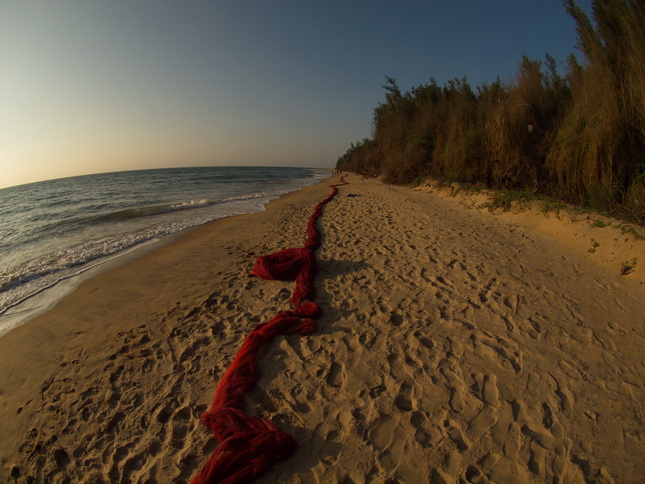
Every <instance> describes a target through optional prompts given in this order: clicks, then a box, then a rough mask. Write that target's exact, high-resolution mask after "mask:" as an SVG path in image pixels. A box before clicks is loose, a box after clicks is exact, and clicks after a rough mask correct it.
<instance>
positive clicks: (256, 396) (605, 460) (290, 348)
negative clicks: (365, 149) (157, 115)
mask: <svg viewBox="0 0 645 484" xmlns="http://www.w3.org/2000/svg"><path fill="white" fill-rule="evenodd" d="M325 180H328V181H329V183H318V184H316V185H313V186H310V187H307V188H304V189H302V190H299V191H297V192H292V193H290V194H287V195H285V196H284V197H281V198H279V199H277V200H274V201H272V202H271V203H270V204H269V205H268V206H267V210H266V211H264V212H258V213H253V214H247V215H241V216H236V217H231V218H228V219H222V220H218V221H215V222H213V223H210V224H206V225H204V226H201V227H198V228H196V229H191V230H190V231H189V232H188V233H186V234H183V235H182V236H181V237H179V238H178V240H176V241H174V242H173V243H171V244H168V245H167V246H165V247H161V248H158V249H156V250H154V251H151V252H150V253H148V254H146V255H144V256H143V257H139V258H136V259H135V260H133V261H131V262H129V263H127V264H124V265H123V266H121V267H119V268H116V269H114V270H110V271H107V272H104V273H101V274H99V275H98V276H96V277H93V278H91V279H89V280H88V281H85V282H83V283H82V284H81V285H80V286H79V287H78V288H77V290H76V291H75V292H74V293H72V294H71V295H69V296H68V297H66V298H64V299H63V300H62V301H60V303H59V304H58V305H56V306H55V307H54V308H53V309H51V310H50V311H48V312H46V313H44V314H42V315H40V316H38V317H37V318H35V319H34V320H32V321H30V322H28V323H26V324H24V325H22V326H20V327H18V328H16V329H15V330H12V331H10V332H8V333H7V334H5V335H4V336H2V337H0V368H3V371H2V373H0V422H1V423H0V434H2V435H6V436H8V437H7V438H6V439H4V440H3V441H1V442H0V478H2V477H4V478H5V480H7V481H10V479H11V477H12V476H14V477H16V478H18V481H19V482H21V481H22V480H26V479H27V477H33V478H34V479H35V480H36V481H44V480H48V481H51V482H62V481H64V480H65V478H69V479H71V480H72V481H79V480H84V481H96V482H109V481H117V480H119V479H124V480H132V481H142V482H143V481H146V480H147V479H152V480H156V481H158V482H170V481H172V482H185V481H188V480H189V479H190V478H191V477H193V476H194V475H195V473H196V472H197V471H198V470H199V469H200V468H201V466H202V465H203V463H204V462H205V461H206V459H207V458H208V456H209V455H210V454H211V453H212V451H213V450H214V448H215V446H216V443H215V442H214V441H213V439H211V438H210V437H211V435H210V432H209V431H208V430H207V429H206V428H205V427H204V426H203V424H202V423H201V421H200V420H199V414H200V413H201V412H202V411H204V410H205V409H206V408H207V407H208V405H209V404H210V401H211V399H212V397H213V393H214V391H215V387H216V384H217V382H218V381H219V378H220V377H221V375H222V374H223V372H224V371H225V370H226V368H227V367H228V364H229V363H230V361H231V359H232V358H233V356H234V355H235V354H236V352H237V349H238V348H239V347H240V344H241V342H242V341H243V339H244V337H245V335H246V334H247V333H248V331H249V330H250V329H251V328H253V327H254V326H255V325H256V324H258V323H259V322H261V321H267V320H268V319H270V318H271V317H272V316H273V315H274V314H275V313H276V312H277V311H279V310H283V309H287V308H288V307H289V302H288V299H289V297H290V295H291V291H292V289H293V283H291V282H281V281H262V280H258V279H256V278H249V277H248V274H249V271H250V269H251V267H252V265H253V262H254V261H255V258H256V257H257V256H259V255H265V254H269V253H272V252H275V251H277V250H280V249H284V248H288V247H299V246H301V245H302V243H303V241H304V240H305V228H306V222H307V220H308V218H309V216H310V215H311V211H312V210H313V207H314V206H315V205H316V204H317V203H318V202H320V201H321V200H322V199H324V198H325V197H326V196H327V195H328V193H329V187H328V185H330V184H333V183H336V181H337V180H338V177H331V178H327V179H325ZM346 180H347V181H348V182H349V185H346V186H343V187H340V188H339V194H338V196H337V197H336V198H335V199H333V200H332V201H331V202H330V203H329V204H328V205H327V206H326V207H325V209H324V212H323V215H322V217H321V219H320V220H319V223H318V226H319V228H320V230H321V232H322V234H323V242H322V247H321V248H320V249H319V250H318V251H317V254H316V255H317V259H318V261H319V274H318V277H317V278H316V283H315V287H316V294H317V295H316V299H317V301H320V305H321V307H322V309H323V315H322V317H321V318H320V319H319V320H318V323H319V327H318V330H316V331H315V332H314V333H313V334H312V335H309V336H306V337H302V336H297V335H292V336H286V337H278V338H277V339H276V340H275V341H274V343H273V344H272V345H271V347H270V348H267V349H265V350H263V352H262V356H261V357H260V367H261V368H262V378H261V380H260V382H259V384H258V386H257V388H256V390H254V391H253V392H252V393H251V394H250V395H249V396H248V398H247V400H246V402H247V409H248V411H249V413H251V414H254V415H258V416H262V417H265V418H269V419H271V420H272V421H273V422H274V423H275V424H276V425H277V426H278V427H279V428H281V429H282V430H284V431H286V432H288V433H290V434H291V435H293V436H294V438H295V439H296V441H297V442H298V443H299V446H300V447H299V450H298V451H297V453H296V455H295V456H294V457H293V458H292V459H291V460H289V461H287V462H284V463H281V464H279V465H276V466H275V467H274V468H273V469H272V470H271V471H270V472H269V473H268V474H267V475H266V476H265V477H264V478H261V479H260V480H259V481H258V482H266V483H269V482H285V483H293V484H296V483H301V482H313V481H316V480H317V481H319V482H337V481H343V479H346V480H348V479H351V481H353V482H363V481H368V480H371V481H373V482H385V481H387V480H394V479H396V480H398V481H401V482H429V481H431V480H433V479H435V480H441V479H443V480H445V481H446V482H452V481H453V480H456V479H461V478H463V479H466V478H467V477H468V478H470V479H471V480H472V478H473V477H475V476H479V477H480V478H481V479H484V478H486V479H488V480H492V481H495V482H510V481H514V482H520V481H521V482H545V481H552V480H554V479H555V478H558V479H560V480H561V481H566V482H570V481H571V482H583V481H589V480H593V479H600V480H602V479H604V480H606V481H609V480H610V479H617V480H621V481H627V482H637V481H638V480H639V479H641V478H642V476H643V475H645V468H644V467H643V464H642V462H641V459H640V456H639V455H637V454H638V453H637V452H635V449H638V448H640V447H641V446H642V445H643V439H642V435H645V428H643V427H644V424H643V419H642V418H640V417H639V416H640V415H641V414H642V409H640V403H639V402H642V401H643V398H644V397H645V382H644V378H643V375H642V372H641V370H640V368H641V366H642V365H641V364H640V363H642V357H641V355H640V354H641V350H642V347H643V345H644V344H645V334H644V331H645V330H644V329H643V327H642V314H643V313H645V301H643V298H642V285H640V284H639V283H638V282H637V281H635V280H630V279H628V278H627V277H620V276H617V275H615V274H614V275H612V274H611V273H609V272H608V271H607V270H605V269H604V268H602V267H600V266H598V265H596V264H595V263H593V262H592V261H591V260H590V259H589V257H586V256H585V255H583V254H581V253H580V252H576V251H574V250H572V249H571V248H568V247H564V246H562V245H561V244H558V243H556V242H554V241H553V240H550V239H548V237H546V236H544V235H542V234H538V233H537V232H533V231H531V230H529V229H525V228H522V227H518V226H516V225H514V224H509V223H508V222H507V221H504V220H500V219H498V218H497V217H492V216H491V217H489V216H484V215H483V214H480V213H477V212H476V211H473V210H466V209H465V208H463V207H460V206H459V205H458V204H456V203H455V202H454V200H443V199H442V198H441V197H437V196H436V195H433V194H428V193H422V192H419V191H415V190H412V189H410V188H404V187H396V186H388V185H384V184H382V183H380V182H379V181H377V180H373V179H372V180H362V179H360V178H359V177H358V176H355V175H351V174H350V175H349V176H347V177H346ZM420 463H422V464H420ZM347 482H350V481H349V480H348V481H347Z"/></svg>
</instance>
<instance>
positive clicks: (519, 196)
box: [478, 190, 536, 212]
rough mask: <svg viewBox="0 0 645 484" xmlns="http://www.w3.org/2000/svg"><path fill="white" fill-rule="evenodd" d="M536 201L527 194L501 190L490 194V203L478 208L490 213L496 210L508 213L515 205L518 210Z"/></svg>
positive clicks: (532, 196)
mask: <svg viewBox="0 0 645 484" xmlns="http://www.w3.org/2000/svg"><path fill="white" fill-rule="evenodd" d="M533 200H536V197H535V196H534V195H532V194H530V193H527V192H519V191H514V190H502V191H499V192H494V193H492V194H491V201H490V202H487V203H484V204H482V205H480V206H479V207H478V208H487V209H488V210H490V211H491V212H492V211H494V210H495V209H497V208H500V209H502V211H504V212H508V211H510V210H511V209H512V208H513V205H515V206H516V207H518V208H522V207H526V206H528V204H529V203H530V202H531V201H533Z"/></svg>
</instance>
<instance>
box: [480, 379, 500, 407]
mask: <svg viewBox="0 0 645 484" xmlns="http://www.w3.org/2000/svg"><path fill="white" fill-rule="evenodd" d="M482 400H483V401H484V403H487V404H488V405H490V406H491V407H499V390H498V389H497V376H495V375H485V376H484V385H483V388H482Z"/></svg>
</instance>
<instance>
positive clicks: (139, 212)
mask: <svg viewBox="0 0 645 484" xmlns="http://www.w3.org/2000/svg"><path fill="white" fill-rule="evenodd" d="M277 193H278V192H258V193H249V194H246V195H241V196H235V197H228V198H218V199H214V200H206V199H201V200H188V201H185V202H180V203H171V204H166V205H152V206H148V207H135V208H126V209H124V210H117V211H115V212H110V213H106V214H102V215H98V216H95V217H93V220H94V221H96V222H105V221H110V222H112V221H117V220H130V219H134V218H143V217H149V216H152V215H163V214H165V213H170V212H178V211H181V210H192V209H196V208H204V207H210V206H213V205H220V204H222V203H231V202H239V201H246V200H254V199H258V198H265V197H268V196H271V195H275V194H277Z"/></svg>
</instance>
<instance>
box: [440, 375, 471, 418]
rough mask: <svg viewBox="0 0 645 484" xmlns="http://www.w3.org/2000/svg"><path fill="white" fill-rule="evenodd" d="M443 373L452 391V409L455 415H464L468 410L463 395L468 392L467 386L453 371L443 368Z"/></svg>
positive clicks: (450, 402)
mask: <svg viewBox="0 0 645 484" xmlns="http://www.w3.org/2000/svg"><path fill="white" fill-rule="evenodd" d="M441 373H442V374H443V376H444V378H445V379H446V382H447V386H448V388H449V389H450V400H449V401H448V404H449V405H450V408H451V409H452V411H453V412H455V413H462V412H463V411H464V410H465V408H466V404H465V403H464V398H463V394H464V392H465V391H466V384H465V383H464V381H463V380H462V379H461V378H460V377H459V376H458V375H457V374H456V373H455V372H454V371H452V370H449V369H447V368H442V369H441Z"/></svg>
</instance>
